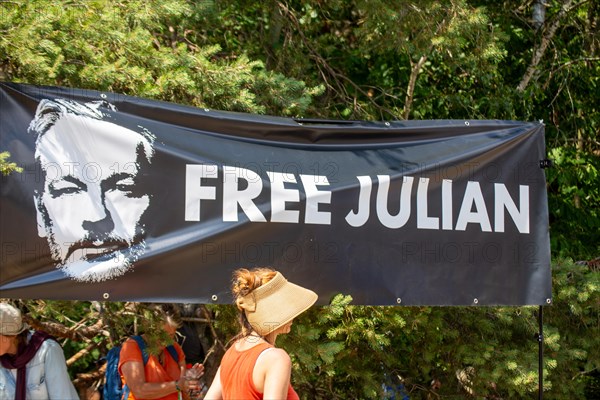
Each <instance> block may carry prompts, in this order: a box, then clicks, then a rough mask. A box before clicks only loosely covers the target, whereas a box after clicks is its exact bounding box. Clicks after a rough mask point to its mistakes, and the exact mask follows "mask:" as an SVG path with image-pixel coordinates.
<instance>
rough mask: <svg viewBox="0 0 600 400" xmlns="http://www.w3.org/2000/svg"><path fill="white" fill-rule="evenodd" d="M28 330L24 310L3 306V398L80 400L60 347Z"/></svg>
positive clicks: (0, 340)
mask: <svg viewBox="0 0 600 400" xmlns="http://www.w3.org/2000/svg"><path fill="white" fill-rule="evenodd" d="M28 328H29V326H28V325H27V324H26V323H24V322H23V319H22V317H21V311H19V310H18V309H17V308H15V307H13V306H12V305H10V304H7V303H0V399H3V400H4V399H6V400H12V399H15V400H38V399H39V400H42V399H50V400H72V399H79V396H78V395H77V392H76V391H75V387H73V383H72V382H71V379H70V378H69V374H68V372H67V365H66V363H65V355H64V354H63V351H62V348H61V347H60V344H58V343H57V342H56V341H54V340H52V337H51V336H50V335H48V334H47V333H45V332H42V331H29V330H28Z"/></svg>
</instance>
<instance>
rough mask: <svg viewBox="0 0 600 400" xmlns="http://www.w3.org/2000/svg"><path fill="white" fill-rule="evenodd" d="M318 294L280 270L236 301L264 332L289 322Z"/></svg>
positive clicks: (251, 320)
mask: <svg viewBox="0 0 600 400" xmlns="http://www.w3.org/2000/svg"><path fill="white" fill-rule="evenodd" d="M317 297H318V296H317V294H316V293H315V292H313V291H312V290H309V289H305V288H303V287H302V286H298V285H296V284H294V283H291V282H288V281H287V279H285V278H284V277H283V275H281V273H280V272H277V274H276V275H275V277H274V278H273V279H271V280H270V281H269V282H267V283H265V284H264V285H262V286H260V287H258V288H256V289H254V290H253V291H252V292H250V293H248V294H247V295H246V296H244V297H241V298H239V299H238V300H237V301H236V304H237V306H238V307H239V308H240V309H243V310H244V313H245V314H246V318H248V322H250V325H252V328H253V329H254V330H255V331H256V333H258V334H259V335H261V336H266V335H268V334H269V333H271V332H273V331H275V330H276V329H277V328H279V327H281V326H283V325H285V324H287V323H288V322H290V321H291V320H293V319H294V318H296V317H297V316H298V315H300V314H302V313H303V312H304V311H306V310H308V309H309V308H310V307H311V306H312V305H313V304H315V302H316V301H317Z"/></svg>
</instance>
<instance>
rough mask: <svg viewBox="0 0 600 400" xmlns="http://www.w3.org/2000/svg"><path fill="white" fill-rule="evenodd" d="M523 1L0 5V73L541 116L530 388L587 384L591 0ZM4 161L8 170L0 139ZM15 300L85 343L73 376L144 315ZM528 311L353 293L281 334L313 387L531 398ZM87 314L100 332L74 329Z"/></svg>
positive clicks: (592, 229)
mask: <svg viewBox="0 0 600 400" xmlns="http://www.w3.org/2000/svg"><path fill="white" fill-rule="evenodd" d="M537 3H538V2H537V1H528V2H523V1H497V2H490V1H482V0H480V1H477V0H469V1H467V0H444V1H430V0H421V1H397V0H386V1H383V0H357V1H354V2H347V1H341V0H331V1H327V2H324V1H322V0H306V1H276V0H267V1H255V0H222V1H188V0H163V1H156V0H146V1H141V0H123V1H119V2H113V1H108V0H89V1H75V0H72V1H49V0H35V1H25V0H15V1H0V33H1V34H0V79H1V80H6V81H16V82H26V83H30V84H41V85H60V86H67V87H78V88H84V89H85V88H89V89H95V90H103V91H114V92H119V93H125V94H130V95H135V96H141V97H147V98H154V99H160V100H167V101H173V102H177V103H183V104H189V105H193V106H197V107H209V108H215V109H222V110H231V111H241V112H249V113H257V114H270V115H280V116H291V117H309V118H315V117H316V118H328V119H364V120H392V119H439V118H451V119H515V120H524V121H531V120H543V121H544V122H545V124H546V143H547V149H548V157H549V158H551V159H552V160H553V161H554V164H555V166H554V167H553V168H550V169H548V170H547V182H548V195H549V209H550V224H551V244H552V252H553V257H554V265H553V267H552V268H553V276H554V297H553V304H552V305H551V306H549V307H545V308H544V314H545V325H544V331H545V338H544V340H545V351H546V354H545V358H544V360H545V364H544V367H545V380H544V390H545V392H546V393H545V394H546V395H547V396H548V397H549V398H584V396H588V397H589V398H593V397H594V396H598V390H599V389H598V387H599V386H600V385H599V384H598V380H597V379H598V375H599V373H598V371H599V367H600V365H599V364H600V355H599V354H598V349H599V348H600V346H599V343H598V340H599V338H600V335H599V334H598V333H599V332H600V329H599V328H600V326H599V325H600V322H599V320H600V317H599V308H600V295H599V293H598V292H599V282H598V279H599V278H598V274H599V272H598V268H597V266H596V267H594V265H597V263H596V264H592V263H590V264H589V265H579V264H575V263H573V261H572V260H590V259H592V258H595V257H598V255H599V253H600V185H599V184H598V183H599V182H600V179H599V175H598V174H599V170H600V143H599V139H598V136H599V135H598V131H599V129H600V111H599V105H600V102H599V101H598V99H600V55H599V54H598V51H599V49H600V40H599V39H600V34H599V31H598V29H599V28H598V27H599V26H600V16H599V15H600V12H599V7H600V6H599V4H598V2H597V1H584V0H580V1H575V0H560V1H559V0H549V1H547V2H546V4H547V6H546V7H545V12H546V14H545V20H544V22H543V24H542V25H541V27H540V28H538V29H536V28H535V26H534V25H533V24H532V15H533V7H534V6H535V5H536V4H537ZM0 151H2V149H0ZM0 167H1V168H2V173H11V172H12V173H14V172H13V171H14V170H15V168H17V167H18V166H16V165H14V164H10V159H9V158H8V154H6V153H1V154H0ZM21 305H23V306H27V307H28V309H29V311H30V312H31V315H32V316H34V317H36V318H37V319H39V320H40V321H42V322H45V323H50V322H52V323H58V324H60V325H61V326H65V327H68V328H69V329H71V331H74V332H78V333H77V334H74V335H72V337H71V338H70V339H67V340H65V341H64V346H65V349H66V352H67V355H68V357H70V356H72V355H74V354H77V353H78V352H79V351H83V350H86V349H87V351H83V353H82V354H83V355H82V356H81V357H80V358H79V359H78V360H77V361H75V362H74V363H73V364H72V365H70V370H71V372H72V374H73V377H74V378H77V379H79V381H78V382H82V385H83V384H84V383H85V382H89V381H90V380H91V379H92V378H89V379H88V380H85V379H84V377H85V376H84V375H81V374H84V373H89V374H92V373H93V371H95V370H96V369H97V367H98V365H97V360H98V358H99V357H100V356H101V355H102V354H104V353H105V351H106V348H107V347H110V346H112V345H113V344H114V343H116V342H118V341H120V340H121V339H122V338H123V337H125V336H126V335H127V334H128V332H130V331H131V330H132V327H137V324H138V322H137V321H138V320H139V319H140V318H141V316H142V315H143V314H144V312H143V311H142V309H143V307H141V306H139V307H141V308H138V306H137V305H136V306H132V305H129V304H121V303H106V304H104V305H102V304H98V303H87V302H81V303H75V304H73V303H72V302H47V301H42V300H39V301H30V302H24V303H21ZM209 311H210V314H211V315H212V316H213V317H214V319H213V320H212V321H211V326H212V327H213V329H214V330H213V331H211V332H213V337H212V338H211V340H212V341H213V342H214V343H216V344H224V343H226V342H227V340H228V339H229V338H231V336H233V334H234V333H235V329H236V325H235V310H233V308H232V307H227V306H219V307H216V306H212V307H210V310H209ZM536 313H537V308H530V307H519V308H514V307H512V308H504V307H487V308H473V307H472V308H462V307H458V308H440V307H364V306H355V305H351V299H349V298H347V297H344V296H343V295H340V296H339V297H336V298H335V299H333V300H332V304H331V306H329V307H322V308H315V309H313V310H311V311H310V312H308V313H307V314H306V315H305V316H302V317H301V318H300V319H299V320H298V321H297V322H296V323H295V328H294V330H293V334H292V335H289V336H288V337H286V338H285V339H284V340H282V342H281V345H282V346H284V347H285V348H286V349H288V350H289V351H290V353H291V354H292V355H293V357H294V374H293V379H294V385H295V386H296V387H297V389H298V391H299V392H301V393H302V394H303V397H304V398H307V399H319V398H322V399H335V398H338V399H348V398H365V399H366V398H381V397H382V396H383V394H382V382H388V383H390V384H391V383H394V384H398V383H400V382H402V383H403V385H404V388H405V390H406V392H407V393H409V394H410V397H411V399H412V398H417V399H418V398H427V396H443V397H444V398H463V397H465V396H470V394H469V392H471V393H473V395H474V396H479V397H481V396H488V398H493V396H497V397H502V398H523V397H533V396H534V394H535V393H536V391H537V360H538V354H537V340H535V338H534V335H535V333H536V332H537V329H538V328H537V315H536ZM97 326H98V327H99V328H100V329H101V332H103V333H102V334H99V335H95V336H92V337H86V336H85V335H83V334H82V333H81V332H84V331H85V329H86V328H90V329H91V328H92V327H97ZM212 354H213V355H214V356H213V360H211V359H209V360H208V362H215V361H214V358H216V355H217V354H218V352H215V353H212ZM217 361H218V360H217ZM458 376H463V377H464V376H467V377H468V378H469V379H468V380H465V379H462V381H461V379H459V378H458ZM594 377H595V378H594ZM468 381H469V382H470V383H469V382H468ZM432 382H433V383H434V385H433V386H432ZM461 382H462V383H461Z"/></svg>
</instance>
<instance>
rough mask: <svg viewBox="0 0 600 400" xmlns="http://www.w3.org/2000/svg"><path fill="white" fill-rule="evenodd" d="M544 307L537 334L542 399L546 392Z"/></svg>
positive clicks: (539, 315)
mask: <svg viewBox="0 0 600 400" xmlns="http://www.w3.org/2000/svg"><path fill="white" fill-rule="evenodd" d="M543 323H544V309H543V307H542V306H540V308H539V311H538V325H539V333H538V334H537V339H538V347H539V350H538V363H539V364H538V381H539V382H538V392H539V397H538V398H539V399H540V400H542V397H543V394H544V326H543Z"/></svg>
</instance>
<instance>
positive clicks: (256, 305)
mask: <svg viewBox="0 0 600 400" xmlns="http://www.w3.org/2000/svg"><path fill="white" fill-rule="evenodd" d="M232 292H233V295H234V298H235V303H236V305H237V306H238V309H239V310H240V325H241V328H242V329H241V332H240V333H239V334H238V335H237V336H236V337H235V338H233V340H232V342H233V344H232V345H231V347H230V348H229V349H228V350H227V352H226V353H225V355H224V356H223V359H222V360H221V365H220V367H219V369H218V371H217V374H216V375H215V379H214V380H213V382H212V384H211V386H210V389H209V390H208V392H207V393H206V397H205V400H213V399H224V400H230V399H277V400H279V399H288V400H291V399H299V397H298V394H297V393H296V392H295V391H294V389H293V388H292V385H291V384H290V378H291V372H292V362H291V360H290V356H289V355H288V353H287V352H286V351H285V350H283V349H278V348H276V347H274V345H275V340H276V339H277V335H279V334H282V333H288V332H289V331H290V327H291V325H292V320H293V319H294V318H296V317H297V316H298V315H300V314H302V313H303V312H304V311H306V310H307V309H308V308H310V307H311V306H312V305H313V304H314V303H315V302H316V301H317V294H316V293H315V292H313V291H311V290H308V289H305V288H303V287H300V286H298V285H295V284H293V283H291V282H288V281H287V280H286V279H285V278H284V277H283V275H281V273H279V272H277V271H274V270H272V269H269V268H257V269H254V270H247V269H239V270H237V271H235V272H234V273H233V285H232Z"/></svg>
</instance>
